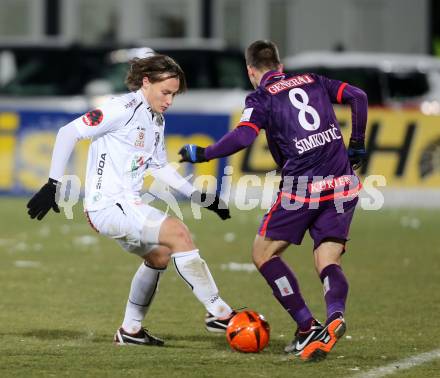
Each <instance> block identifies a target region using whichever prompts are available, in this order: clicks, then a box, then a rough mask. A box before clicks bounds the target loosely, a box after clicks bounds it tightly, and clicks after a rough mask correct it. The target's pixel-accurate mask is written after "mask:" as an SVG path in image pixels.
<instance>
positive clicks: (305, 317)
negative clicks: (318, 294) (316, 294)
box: [260, 256, 313, 331]
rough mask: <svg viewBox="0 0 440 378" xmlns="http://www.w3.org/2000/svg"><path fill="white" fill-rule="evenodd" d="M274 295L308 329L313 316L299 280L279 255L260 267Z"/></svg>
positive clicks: (303, 329) (298, 322)
mask: <svg viewBox="0 0 440 378" xmlns="http://www.w3.org/2000/svg"><path fill="white" fill-rule="evenodd" d="M260 273H261V274H262V275H263V277H264V278H265V279H266V281H267V283H268V284H269V285H270V287H271V288H272V291H273V295H274V296H275V298H276V299H278V301H279V302H280V303H281V305H282V306H283V307H284V309H285V310H286V311H287V312H288V313H289V315H290V316H291V317H292V318H293V320H295V321H296V323H297V324H298V327H299V329H300V330H301V331H307V330H308V329H309V328H310V325H311V324H312V320H313V316H312V314H311V312H310V310H309V309H308V307H307V305H306V303H305V302H304V299H303V297H302V295H301V292H300V291H299V286H298V281H297V280H296V278H295V275H294V274H293V272H292V270H291V269H290V268H289V267H288V266H287V265H286V264H285V263H284V261H283V260H281V259H280V258H279V257H278V256H275V257H272V258H271V259H270V260H269V261H266V262H265V263H264V264H263V265H262V266H261V267H260Z"/></svg>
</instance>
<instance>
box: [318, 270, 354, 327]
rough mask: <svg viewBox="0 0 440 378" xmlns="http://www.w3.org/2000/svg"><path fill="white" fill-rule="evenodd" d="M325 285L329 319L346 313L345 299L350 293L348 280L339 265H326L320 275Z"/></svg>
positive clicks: (328, 321)
mask: <svg viewBox="0 0 440 378" xmlns="http://www.w3.org/2000/svg"><path fill="white" fill-rule="evenodd" d="M319 276H320V278H321V281H322V284H323V285H324V298H325V303H326V305H327V321H326V324H329V323H330V322H331V321H333V320H334V319H336V318H337V317H339V316H343V315H344V311H345V301H346V300H347V294H348V282H347V279H346V278H345V275H344V272H343V271H342V268H341V267H340V266H339V265H336V264H332V265H328V266H326V267H325V268H324V269H323V270H322V272H321V274H320V275H319Z"/></svg>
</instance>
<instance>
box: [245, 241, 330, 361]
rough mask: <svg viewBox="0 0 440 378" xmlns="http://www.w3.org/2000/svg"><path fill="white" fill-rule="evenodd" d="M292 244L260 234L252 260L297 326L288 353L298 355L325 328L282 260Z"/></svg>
mask: <svg viewBox="0 0 440 378" xmlns="http://www.w3.org/2000/svg"><path fill="white" fill-rule="evenodd" d="M288 246H289V243H288V242H286V241H281V240H271V239H269V238H266V237H263V236H260V235H257V236H256V238H255V241H254V246H253V250H252V259H253V261H254V264H255V265H256V267H257V268H258V269H259V271H260V273H261V274H262V276H263V277H264V278H265V279H266V281H267V283H268V284H269V286H270V287H271V288H272V292H273V295H274V296H275V298H276V299H277V300H278V301H279V302H280V304H281V305H282V306H283V307H284V309H285V310H286V311H287V312H288V313H289V315H290V316H291V317H292V319H293V320H294V321H295V322H296V323H297V330H296V332H295V338H294V340H293V341H292V343H291V344H289V345H287V346H286V348H285V351H286V352H287V353H292V354H295V355H299V354H300V353H301V352H302V351H303V349H304V348H305V346H306V345H307V344H308V343H309V342H311V341H313V340H314V339H315V336H316V335H317V334H318V333H320V332H321V331H322V329H323V327H322V326H321V324H320V323H319V322H318V321H317V320H316V319H315V318H314V317H313V315H312V313H311V312H310V310H309V308H308V307H307V305H306V303H305V301H304V299H303V297H302V295H301V291H300V289H299V284H298V281H297V279H296V277H295V274H294V273H293V271H292V270H291V269H290V267H289V266H288V265H287V264H286V263H285V262H284V261H283V260H282V259H281V257H280V256H281V254H282V253H283V252H284V250H285V249H286V248H287V247H288Z"/></svg>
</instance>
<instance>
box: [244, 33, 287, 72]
mask: <svg viewBox="0 0 440 378" xmlns="http://www.w3.org/2000/svg"><path fill="white" fill-rule="evenodd" d="M245 55H246V64H247V65H248V66H252V67H255V68H256V69H257V70H261V69H268V70H277V69H278V67H279V65H280V64H281V61H280V55H279V53H278V47H277V45H275V43H273V42H271V41H266V40H259V41H255V42H254V43H252V44H251V45H250V46H249V47H248V48H247V49H246V54H245Z"/></svg>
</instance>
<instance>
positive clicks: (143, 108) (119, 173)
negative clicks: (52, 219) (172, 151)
mask: <svg viewBox="0 0 440 378" xmlns="http://www.w3.org/2000/svg"><path fill="white" fill-rule="evenodd" d="M72 124H73V125H74V126H75V127H76V129H77V130H78V132H79V134H80V136H81V138H91V139H92V143H91V145H90V149H89V154H88V160H87V173H86V183H85V201H84V207H85V209H86V210H87V211H94V210H100V209H104V208H106V207H109V206H112V205H114V204H115V203H116V202H118V200H121V199H125V200H129V201H133V200H134V201H138V200H139V201H140V190H141V188H142V185H143V179H144V175H145V171H146V170H147V168H149V167H152V168H161V167H164V166H165V165H167V155H166V150H165V142H164V128H165V120H164V118H163V116H162V115H161V114H158V113H154V112H153V111H152V110H151V108H150V106H149V105H148V103H147V102H146V100H145V98H144V96H143V94H142V92H141V91H140V90H138V91H137V92H132V93H128V94H125V95H122V96H119V97H114V98H112V99H111V100H109V101H107V102H106V103H105V104H104V105H102V106H101V107H100V108H99V109H95V110H93V111H90V112H88V113H86V114H84V115H83V116H82V117H79V118H77V119H76V120H74V121H72Z"/></svg>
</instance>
